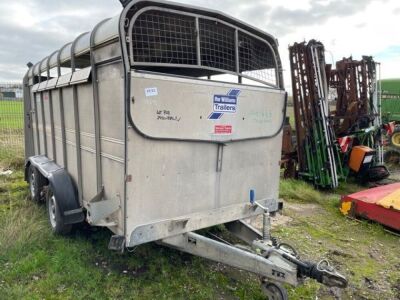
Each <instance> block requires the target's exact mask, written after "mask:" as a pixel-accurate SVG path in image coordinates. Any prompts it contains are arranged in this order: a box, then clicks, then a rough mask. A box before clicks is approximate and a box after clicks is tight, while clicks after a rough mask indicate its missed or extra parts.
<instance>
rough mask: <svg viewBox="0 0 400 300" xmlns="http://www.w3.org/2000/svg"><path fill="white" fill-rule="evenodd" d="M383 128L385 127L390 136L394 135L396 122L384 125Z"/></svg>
mask: <svg viewBox="0 0 400 300" xmlns="http://www.w3.org/2000/svg"><path fill="white" fill-rule="evenodd" d="M383 126H384V127H385V129H386V132H387V134H388V135H389V136H390V135H392V134H393V132H394V130H395V128H396V125H395V122H390V123H388V124H385V125H383Z"/></svg>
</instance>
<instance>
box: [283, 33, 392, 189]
mask: <svg viewBox="0 0 400 300" xmlns="http://www.w3.org/2000/svg"><path fill="white" fill-rule="evenodd" d="M289 53H290V54H289V55H290V65H291V75H292V87H293V106H294V116H295V129H296V139H297V162H298V173H297V174H298V176H299V177H300V178H303V179H304V180H307V181H310V182H312V183H313V184H314V185H315V186H316V187H320V188H336V187H338V185H339V182H340V181H341V180H346V178H347V177H348V176H349V175H352V176H354V177H356V178H358V179H360V180H362V181H376V180H379V179H383V178H385V177H387V176H388V175H389V172H388V170H387V169H386V167H385V166H384V165H383V144H382V128H383V126H382V120H381V114H380V107H381V105H380V97H379V93H378V90H379V86H378V80H377V73H378V72H377V71H378V70H377V68H376V65H377V64H376V63H375V62H374V60H373V58H372V57H369V56H363V57H362V59H361V60H353V58H351V57H350V58H344V59H342V60H341V61H338V62H337V63H336V69H332V66H331V65H326V64H325V56H324V46H323V44H322V43H320V42H317V41H315V40H311V41H310V42H308V43H305V42H303V43H295V44H294V45H293V46H291V47H289ZM332 92H333V94H335V95H336V97H335V102H336V107H335V109H332V110H330V108H331V106H332V105H333V102H334V101H332V100H333V99H328V98H332V97H329V95H330V94H331V93H332ZM399 112H400V110H399ZM399 143H400V135H399Z"/></svg>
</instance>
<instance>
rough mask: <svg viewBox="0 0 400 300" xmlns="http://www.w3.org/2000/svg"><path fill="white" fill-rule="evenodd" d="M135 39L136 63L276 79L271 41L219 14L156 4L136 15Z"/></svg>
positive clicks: (133, 35) (269, 82)
mask: <svg viewBox="0 0 400 300" xmlns="http://www.w3.org/2000/svg"><path fill="white" fill-rule="evenodd" d="M197 22H198V24H197ZM236 30H238V36H237V37H236ZM236 39H237V40H236ZM131 40H132V42H131V55H132V58H133V64H134V65H135V64H140V65H143V64H145V65H146V66H151V65H156V66H165V67H171V68H179V67H181V68H201V69H210V70H213V71H214V73H215V71H217V73H220V74H223V73H229V74H236V75H238V76H243V77H245V78H249V79H255V80H256V81H259V82H263V83H267V84H269V85H274V86H276V85H277V84H278V82H277V66H276V59H275V54H274V52H273V51H272V48H271V47H270V45H269V44H268V43H267V42H266V41H264V40H260V39H258V38H256V37H254V36H252V35H250V34H248V33H246V32H243V31H242V30H241V29H238V28H236V27H234V26H230V25H228V24H225V23H222V22H218V21H216V20H212V19H208V18H202V17H201V16H199V17H195V16H191V15H183V14H179V13H173V12H169V11H162V10H155V9H153V10H149V11H145V12H143V13H141V14H140V15H139V16H138V17H137V18H136V20H135V22H134V24H133V26H132V36H131ZM218 70H219V71H218ZM202 74H203V73H202Z"/></svg>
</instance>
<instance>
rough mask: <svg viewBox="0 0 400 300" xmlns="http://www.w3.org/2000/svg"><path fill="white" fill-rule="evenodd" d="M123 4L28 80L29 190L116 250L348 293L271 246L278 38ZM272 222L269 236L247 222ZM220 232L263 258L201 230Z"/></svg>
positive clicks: (200, 16) (182, 11)
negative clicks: (97, 230) (150, 246)
mask: <svg viewBox="0 0 400 300" xmlns="http://www.w3.org/2000/svg"><path fill="white" fill-rule="evenodd" d="M121 3H122V4H123V10H122V12H121V13H120V14H119V15H118V16H116V17H114V18H111V19H106V20H104V21H102V22H100V23H99V24H98V25H96V26H95V27H94V29H93V30H92V31H91V32H88V33H83V34H81V35H79V36H78V37H77V38H76V39H75V40H74V41H73V42H71V43H68V44H66V45H64V46H63V47H61V49H59V50H57V51H55V52H53V53H51V54H50V55H49V56H48V57H46V58H44V59H43V60H41V61H40V62H38V63H36V64H35V65H32V66H31V67H30V68H29V70H28V72H27V74H26V76H25V78H24V107H25V114H26V115H25V137H26V138H25V152H26V180H27V181H28V182H29V184H30V192H31V196H32V198H33V199H34V200H36V201H37V202H40V201H46V203H47V208H48V216H49V221H50V225H51V228H52V229H53V231H54V232H56V233H67V232H68V231H69V230H70V228H71V226H72V224H77V223H80V222H84V221H86V222H88V223H89V224H90V225H92V226H103V227H107V228H109V229H110V230H111V231H112V232H113V235H112V237H111V240H110V243H109V248H110V249H113V250H120V251H122V250H123V249H125V248H129V247H134V246H137V245H140V244H144V243H148V242H153V241H156V242H159V243H161V244H164V245H167V246H170V247H173V248H177V249H179V250H181V251H185V252H188V253H192V254H195V255H199V256H202V257H206V258H209V259H212V260H215V261H220V262H223V263H226V264H228V265H232V266H234V267H238V268H242V269H244V270H248V271H250V272H253V273H256V274H259V275H261V276H262V277H263V278H265V279H266V280H271V281H274V282H284V283H290V284H293V285H296V284H297V283H298V282H299V279H301V278H302V277H304V276H309V277H313V278H316V279H317V280H318V281H320V282H323V283H325V284H328V285H335V286H341V287H343V286H345V285H346V280H345V278H344V277H342V276H341V275H340V274H338V273H336V272H335V271H334V270H333V269H332V268H330V267H328V265H327V264H325V263H320V264H318V265H317V264H311V263H304V262H301V261H300V260H299V258H298V257H297V256H296V255H295V252H293V251H292V249H288V248H284V247H280V246H279V245H277V244H276V243H272V242H271V239H270V236H269V215H270V213H274V212H276V211H278V208H279V204H278V186H279V173H280V172H279V161H280V155H281V139H282V134H281V129H282V126H283V123H284V120H285V107H286V98H287V97H286V93H285V91H284V85H283V79H282V67H281V62H280V58H279V54H278V43H277V40H276V39H275V38H274V37H273V36H271V35H270V34H267V33H265V32H263V31H260V30H258V29H256V28H254V27H252V26H249V25H247V24H245V23H243V22H240V21H239V20H236V19H234V18H231V17H229V16H227V15H225V14H223V13H220V12H216V11H212V10H208V9H202V8H198V7H193V6H188V5H183V4H177V3H172V2H165V1H121ZM260 214H263V216H264V232H263V234H261V233H260V232H259V231H257V230H256V229H254V228H252V227H251V226H249V225H248V224H247V223H246V222H244V221H243V220H244V219H246V218H249V217H254V216H257V215H260ZM218 224H226V227H227V228H228V229H229V230H230V231H232V232H233V233H234V234H235V235H236V236H238V237H239V238H241V239H242V240H244V241H245V242H247V243H249V244H250V245H251V246H252V248H251V249H253V250H251V251H245V250H243V248H236V247H233V246H231V245H227V244H224V243H222V242H220V241H216V240H212V239H209V238H206V237H203V236H201V235H199V234H197V233H194V231H196V230H199V229H203V228H207V227H210V226H214V225H218ZM256 249H258V250H256ZM264 287H265V288H266V290H267V292H269V293H270V294H271V293H273V294H276V295H277V294H278V295H280V296H282V297H284V294H285V292H284V290H283V289H282V288H280V287H279V286H278V285H275V284H274V283H265V282H264Z"/></svg>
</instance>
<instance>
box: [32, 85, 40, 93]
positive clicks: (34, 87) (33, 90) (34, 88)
mask: <svg viewBox="0 0 400 300" xmlns="http://www.w3.org/2000/svg"><path fill="white" fill-rule="evenodd" d="M38 88H39V83H36V84H35V85H34V86H33V87H32V92H36V91H37V90H38Z"/></svg>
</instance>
